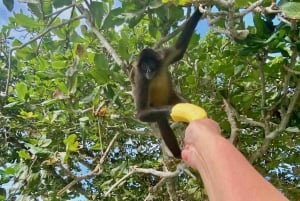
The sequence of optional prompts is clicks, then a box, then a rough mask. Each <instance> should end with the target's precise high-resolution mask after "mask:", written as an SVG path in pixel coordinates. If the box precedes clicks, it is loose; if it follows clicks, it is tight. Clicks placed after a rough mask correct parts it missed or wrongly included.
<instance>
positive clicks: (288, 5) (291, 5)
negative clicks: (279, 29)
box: [278, 0, 300, 20]
mask: <svg viewBox="0 0 300 201" xmlns="http://www.w3.org/2000/svg"><path fill="white" fill-rule="evenodd" d="M278 6H279V8H280V9H281V10H282V12H283V13H284V15H285V16H286V17H287V18H290V19H296V20H299V19H300V12H299V11H300V2H296V1H294V2H290V1H287V0H281V1H280V2H279V3H278Z"/></svg>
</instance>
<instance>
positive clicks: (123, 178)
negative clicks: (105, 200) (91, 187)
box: [104, 170, 134, 197]
mask: <svg viewBox="0 0 300 201" xmlns="http://www.w3.org/2000/svg"><path fill="white" fill-rule="evenodd" d="M132 174H134V171H133V170H132V171H130V172H128V173H127V174H126V175H125V176H124V177H122V178H121V179H120V180H119V181H117V182H116V183H115V184H114V185H112V186H111V187H110V188H109V189H108V190H107V191H106V192H105V193H104V197H108V196H109V194H110V192H111V191H112V190H113V189H114V188H116V187H117V186H118V185H120V184H121V183H122V182H123V181H125V180H126V179H127V178H128V177H130V176H131V175H132Z"/></svg>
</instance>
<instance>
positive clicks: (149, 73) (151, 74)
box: [145, 71, 155, 80]
mask: <svg viewBox="0 0 300 201" xmlns="http://www.w3.org/2000/svg"><path fill="white" fill-rule="evenodd" d="M154 75H155V72H153V71H150V72H146V73H145V77H146V78H147V79H148V80H152V79H153V78H154Z"/></svg>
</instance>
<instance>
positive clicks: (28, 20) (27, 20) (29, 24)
mask: <svg viewBox="0 0 300 201" xmlns="http://www.w3.org/2000/svg"><path fill="white" fill-rule="evenodd" d="M15 20H16V23H17V24H18V25H19V26H23V27H25V28H28V29H39V28H41V24H40V23H39V21H37V20H35V19H34V18H33V17H29V16H27V15H24V14H23V13H22V12H21V13H16V14H15Z"/></svg>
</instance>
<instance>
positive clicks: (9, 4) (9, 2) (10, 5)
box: [3, 0, 14, 11]
mask: <svg viewBox="0 0 300 201" xmlns="http://www.w3.org/2000/svg"><path fill="white" fill-rule="evenodd" d="M3 4H4V5H5V7H6V8H7V10H9V11H12V10H13V9H14V0H3Z"/></svg>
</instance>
